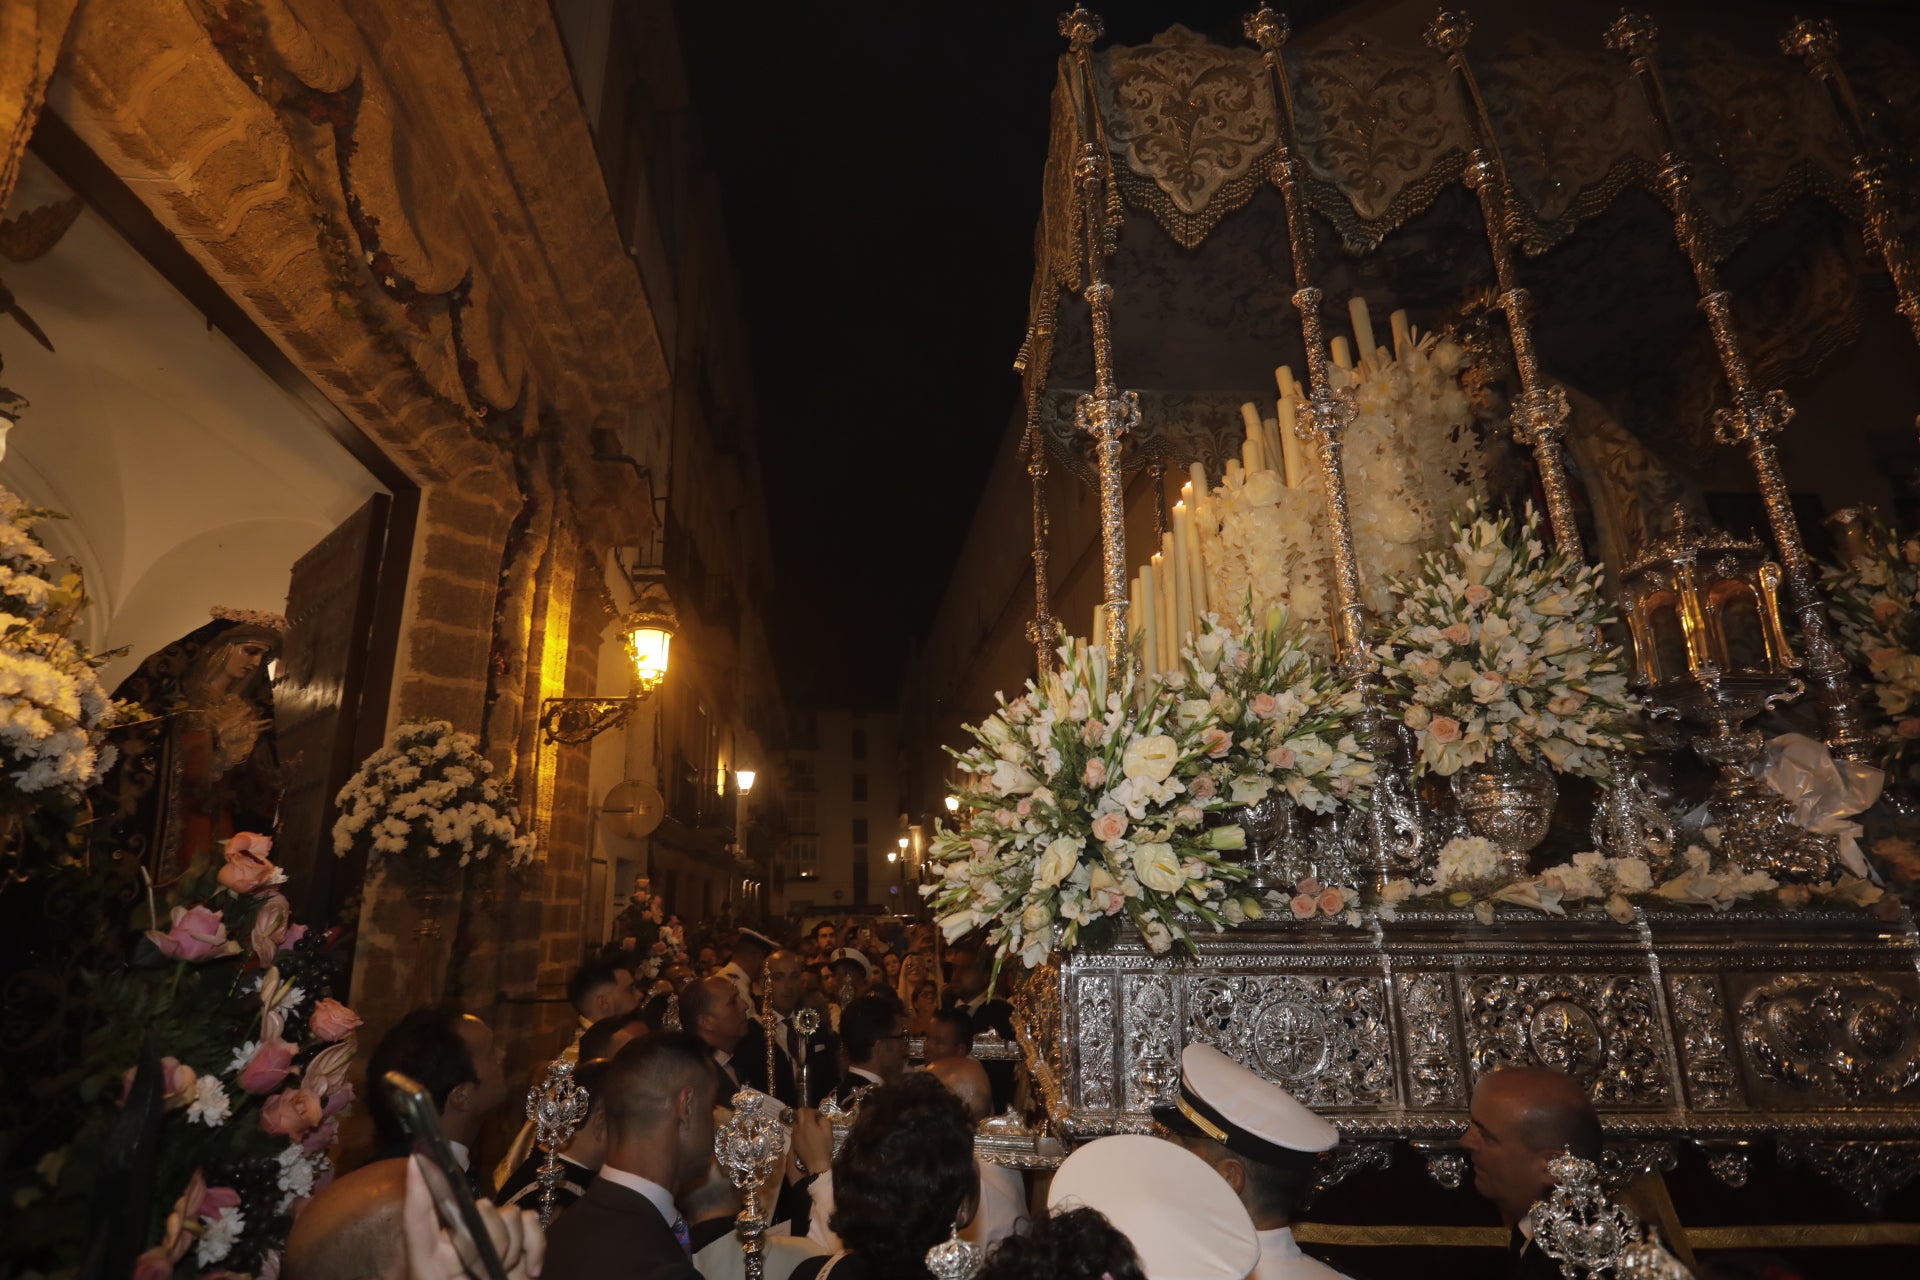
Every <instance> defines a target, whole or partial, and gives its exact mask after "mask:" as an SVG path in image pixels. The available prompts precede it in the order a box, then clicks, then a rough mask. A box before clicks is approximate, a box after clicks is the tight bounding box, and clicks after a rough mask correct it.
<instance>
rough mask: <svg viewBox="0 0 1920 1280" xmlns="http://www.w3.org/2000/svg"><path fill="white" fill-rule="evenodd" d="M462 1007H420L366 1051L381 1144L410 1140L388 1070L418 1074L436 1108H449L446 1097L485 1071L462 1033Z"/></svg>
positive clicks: (370, 1110) (369, 1095) (371, 1111)
mask: <svg viewBox="0 0 1920 1280" xmlns="http://www.w3.org/2000/svg"><path fill="white" fill-rule="evenodd" d="M465 1016H466V1015H465V1014H463V1013H461V1012H460V1011H459V1010H458V1009H448V1008H443V1007H442V1008H431V1009H415V1010H413V1011H412V1012H410V1013H408V1014H406V1015H405V1016H404V1017H402V1018H401V1019H400V1021H398V1022H396V1023H394V1024H393V1026H392V1027H391V1028H389V1029H388V1031H387V1034H385V1035H384V1036H381V1037H380V1043H379V1044H377V1045H375V1046H374V1047H373V1052H372V1053H371V1054H369V1055H368V1056H367V1079H366V1085H367V1088H366V1091H365V1092H364V1093H363V1094H362V1095H361V1096H362V1097H364V1098H366V1100H367V1114H368V1115H369V1116H371V1117H372V1118H373V1131H374V1134H375V1136H377V1137H378V1138H379V1140H380V1145H382V1146H389V1147H390V1146H396V1145H398V1144H400V1143H403V1142H405V1141H406V1140H407V1130H406V1127H405V1126H404V1125H402V1124H401V1123H400V1117H399V1115H398V1114H397V1113H396V1112H395V1111H394V1109H393V1103H392V1102H391V1101H389V1100H388V1097H387V1088H386V1085H385V1083H384V1081H385V1078H386V1074H387V1072H389V1071H398V1072H400V1073H401V1074H402V1075H407V1076H411V1077H413V1079H414V1080H415V1081H416V1082H417V1083H418V1084H419V1085H420V1086H421V1087H422V1088H424V1089H425V1090H426V1091H427V1096H428V1097H430V1098H432V1099H433V1107H434V1110H436V1111H438V1112H440V1113H441V1114H443V1115H444V1114H445V1113H446V1110H447V1099H448V1098H449V1097H451V1096H452V1095H453V1091H454V1090H455V1089H458V1088H459V1087H460V1086H461V1085H463V1084H478V1083H479V1082H480V1072H479V1071H478V1069H477V1068H475V1066H474V1064H473V1051H472V1050H470V1049H468V1048H467V1042H466V1040H465V1039H463V1038H462V1037H461V1035H460V1019H461V1018H463V1017H465Z"/></svg>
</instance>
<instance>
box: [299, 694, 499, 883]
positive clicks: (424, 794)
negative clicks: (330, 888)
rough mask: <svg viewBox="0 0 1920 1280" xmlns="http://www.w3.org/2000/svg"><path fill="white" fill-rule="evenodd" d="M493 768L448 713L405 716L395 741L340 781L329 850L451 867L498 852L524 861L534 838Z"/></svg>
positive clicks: (394, 734) (473, 739)
mask: <svg viewBox="0 0 1920 1280" xmlns="http://www.w3.org/2000/svg"><path fill="white" fill-rule="evenodd" d="M492 775H493V764H492V763H491V762H490V761H489V760H488V759H487V758H486V757H485V756H483V755H481V754H480V750H479V740H478V739H477V738H475V737H474V736H473V735H472V734H470V733H456V732H455V731H454V728H453V726H452V725H451V724H449V723H447V722H446V721H445V720H416V721H410V722H408V723H406V724H403V725H401V726H400V727H399V728H398V729H395V730H394V733H393V743H392V745H390V746H386V747H382V748H381V749H380V750H378V751H376V752H374V753H373V754H372V755H370V756H368V757H367V758H366V760H365V761H364V762H363V763H362V764H361V766H360V769H359V771H358V772H356V773H355V774H354V775H353V777H352V778H351V779H349V780H348V782H347V785H346V786H344V787H342V788H341V789H340V794H339V796H338V797H337V798H336V801H335V803H337V804H338V805H339V806H340V817H339V819H338V820H337V821H336V822H335V823H334V824H333V851H334V853H336V854H339V855H341V856H343V857H344V856H345V855H346V854H347V853H349V852H351V851H353V850H355V849H360V850H364V851H365V852H366V853H368V854H369V855H372V854H380V855H383V856H385V857H387V858H388V859H390V860H392V859H397V858H400V857H402V856H405V855H412V857H413V860H414V861H416V862H424V863H426V864H427V865H429V866H434V867H445V868H449V869H450V868H451V867H452V866H455V865H457V866H462V867H464V866H466V865H467V864H469V863H471V862H477V861H484V860H486V859H488V858H495V857H498V858H504V859H505V860H506V861H507V863H508V865H510V866H515V867H518V866H524V865H525V864H526V863H527V862H529V861H531V860H532V858H533V850H534V844H535V841H534V838H533V837H532V836H525V835H521V834H520V832H519V827H518V824H519V821H520V813H519V810H517V809H515V808H514V807H513V797H512V792H511V790H510V789H509V788H507V787H504V786H502V785H501V784H500V783H498V782H495V781H494V780H493V776H492ZM456 855H457V857H456ZM389 865H394V864H393V863H392V862H391V861H390V863H389Z"/></svg>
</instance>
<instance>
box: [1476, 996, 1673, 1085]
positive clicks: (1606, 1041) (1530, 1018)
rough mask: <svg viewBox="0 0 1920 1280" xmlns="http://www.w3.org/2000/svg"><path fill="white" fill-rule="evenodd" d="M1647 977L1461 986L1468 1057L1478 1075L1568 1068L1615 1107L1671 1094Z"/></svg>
mask: <svg viewBox="0 0 1920 1280" xmlns="http://www.w3.org/2000/svg"><path fill="white" fill-rule="evenodd" d="M1654 1000H1655V997H1654V994H1653V989H1652V983H1651V982H1650V980H1648V979H1646V978H1642V977H1616V976H1607V975H1600V974H1565V973H1561V974H1551V973H1512V974H1489V975H1482V976H1479V977H1476V978H1473V979H1472V980H1471V981H1469V982H1468V983H1467V985H1466V998H1465V1008H1464V1013H1465V1025H1466V1032H1467V1043H1468V1054H1469V1058H1470V1060H1471V1061H1472V1063H1473V1071H1474V1074H1475V1075H1476V1076H1478V1075H1483V1074H1485V1073H1486V1072H1488V1071H1491V1070H1493V1069H1495V1068H1497V1067H1503V1066H1509V1065H1525V1064H1537V1065H1540V1066H1547V1067H1553V1068H1555V1069H1556V1070H1560V1071H1565V1072H1567V1073H1568V1074H1569V1075H1572V1076H1573V1077H1574V1078H1575V1079H1577V1080H1579V1081H1580V1082H1581V1083H1583V1084H1585V1085H1586V1086H1587V1087H1588V1088H1589V1089H1591V1090H1592V1091H1593V1096H1594V1100H1595V1101H1597V1102H1601V1103H1606V1104H1611V1105H1614V1106H1651V1105H1657V1104H1661V1103H1665V1102H1668V1101H1669V1100H1670V1098H1671V1095H1672V1086H1671V1084H1670V1083H1669V1078H1668V1072H1667V1055H1668V1053H1669V1052H1670V1050H1669V1048H1668V1045H1667V1040H1666V1035H1665V1033H1664V1031H1663V1029H1662V1027H1661V1025H1660V1021H1659V1019H1658V1018H1657V1017H1656V1016H1655V1009H1654Z"/></svg>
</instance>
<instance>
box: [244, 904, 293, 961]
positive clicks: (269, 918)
mask: <svg viewBox="0 0 1920 1280" xmlns="http://www.w3.org/2000/svg"><path fill="white" fill-rule="evenodd" d="M292 915H293V908H292V907H290V906H289V905H288V904H287V900H286V899H285V898H284V897H282V896H281V895H279V894H277V893H268V894H264V895H262V897H261V899H260V910H259V911H257V912H255V913H254V917H253V933H252V936H251V937H250V939H249V941H251V942H252V944H253V957H254V959H256V960H258V961H259V962H260V967H261V968H262V969H265V968H269V967H271V966H272V964H273V958H274V956H276V955H278V954H279V953H280V944H281V943H283V942H285V941H286V940H287V924H288V921H289V919H290V918H291V917H292Z"/></svg>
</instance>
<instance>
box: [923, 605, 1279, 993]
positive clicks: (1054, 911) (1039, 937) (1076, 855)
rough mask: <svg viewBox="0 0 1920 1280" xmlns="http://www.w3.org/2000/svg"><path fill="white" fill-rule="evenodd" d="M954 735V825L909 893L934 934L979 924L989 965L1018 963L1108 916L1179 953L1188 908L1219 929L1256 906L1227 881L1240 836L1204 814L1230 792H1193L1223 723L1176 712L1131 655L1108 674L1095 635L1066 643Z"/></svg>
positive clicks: (1096, 930) (1094, 934)
mask: <svg viewBox="0 0 1920 1280" xmlns="http://www.w3.org/2000/svg"><path fill="white" fill-rule="evenodd" d="M967 731H968V733H969V734H971V735H972V737H973V739H974V745H973V746H972V747H969V748H967V749H966V750H964V751H961V750H954V751H952V755H953V756H954V758H955V759H956V760H957V761H958V762H959V766H960V769H961V771H962V772H963V773H965V774H967V775H968V777H969V779H970V780H969V782H968V783H967V784H966V785H965V786H964V787H962V788H961V789H960V792H959V800H960V810H959V817H958V819H957V821H958V825H957V826H956V827H954V828H948V827H946V826H945V825H944V824H942V826H941V828H940V830H939V831H938V833H937V834H936V836H935V838H934V841H933V845H932V849H931V853H930V856H931V859H932V861H933V862H934V863H935V864H936V865H937V866H938V867H939V868H940V873H941V878H940V880H939V881H938V882H937V883H934V884H931V885H926V886H923V887H922V889H921V893H922V894H923V895H924V896H926V897H927V898H929V899H930V900H931V903H932V906H933V910H934V915H935V918H936V919H937V920H938V921H939V923H940V926H941V929H942V930H943V931H944V932H945V934H946V936H947V937H948V938H950V939H951V938H957V937H960V936H961V935H962V934H966V933H969V932H972V931H973V930H975V929H978V928H982V927H985V928H986V929H987V943H988V945H989V946H991V947H992V948H993V949H994V954H995V957H996V963H997V962H1000V961H1004V960H1005V959H1006V958H1007V957H1009V956H1018V957H1019V959H1020V960H1021V962H1022V963H1023V964H1026V965H1028V966H1029V967H1031V966H1035V965H1039V964H1041V963H1043V962H1044V961H1045V960H1046V957H1047V955H1048V953H1050V952H1052V951H1054V950H1056V949H1057V950H1071V949H1073V948H1074V947H1075V946H1077V945H1080V944H1081V943H1083V942H1089V941H1093V942H1098V941H1099V940H1101V939H1102V938H1104V937H1107V936H1111V933H1112V931H1113V929H1114V927H1115V925H1116V924H1117V923H1118V919H1119V918H1120V917H1122V916H1125V917H1126V918H1127V919H1130V920H1132V921H1133V923H1134V924H1135V926H1136V927H1137V928H1138V929H1139V930H1140V933H1141V936H1142V937H1143V938H1145V939H1146V942H1147V945H1148V946H1149V947H1151V948H1152V949H1153V950H1154V951H1156V952H1165V951H1167V950H1170V949H1171V948H1172V946H1173V945H1174V943H1175V942H1180V943H1182V944H1184V945H1185V946H1186V947H1187V948H1188V949H1190V950H1191V949H1192V945H1193V944H1192V940H1191V938H1190V937H1189V935H1188V933H1187V927H1186V921H1188V920H1193V919H1199V920H1202V921H1205V922H1206V923H1207V924H1209V925H1211V926H1213V928H1214V929H1216V930H1218V929H1221V928H1223V927H1224V926H1225V925H1227V924H1229V923H1237V922H1238V921H1240V920H1243V919H1246V918H1248V917H1250V916H1258V915H1260V914H1261V912H1262V908H1261V907H1260V905H1259V903H1258V901H1257V900H1255V899H1254V898H1253V897H1252V896H1251V895H1246V896H1239V895H1236V894H1234V893H1233V888H1234V886H1235V884H1236V883H1237V882H1238V881H1239V880H1241V879H1243V878H1244V877H1245V875H1246V872H1245V871H1244V870H1243V869H1242V868H1240V867H1237V866H1234V865H1232V864H1229V863H1226V862H1223V861H1222V860H1221V859H1220V857H1219V851H1220V850H1223V849H1238V848H1244V847H1245V845H1246V834H1245V832H1244V831H1242V830H1241V828H1239V827H1238V826H1216V827H1212V828H1209V827H1208V826H1207V824H1206V820H1207V815H1208V814H1210V813H1216V812H1219V811H1221V810H1224V809H1226V808H1228V807H1230V806H1231V805H1232V804H1233V801H1232V800H1231V799H1230V798H1229V797H1228V796H1226V795H1224V794H1221V793H1220V791H1219V790H1218V789H1217V788H1215V789H1214V790H1213V792H1212V794H1202V792H1203V791H1205V790H1206V786H1205V784H1204V783H1200V779H1202V778H1203V777H1205V778H1207V779H1208V780H1211V773H1210V772H1209V771H1210V770H1211V768H1212V767H1213V765H1214V762H1215V759H1216V757H1214V756H1213V755H1212V754H1210V753H1211V752H1212V751H1214V750H1216V749H1217V748H1218V747H1219V744H1220V741H1221V738H1222V735H1223V734H1224V733H1225V730H1224V729H1222V727H1221V725H1220V721H1219V717H1218V716H1217V715H1215V714H1213V713H1212V712H1211V711H1209V712H1208V713H1206V714H1204V715H1198V716H1194V717H1188V716H1184V715H1180V714H1177V708H1176V706H1175V704H1174V701H1173V699H1172V698H1170V697H1167V696H1165V695H1164V694H1163V693H1160V692H1158V691H1155V692H1152V693H1149V692H1148V691H1145V690H1141V689H1138V688H1136V686H1135V682H1134V677H1133V674H1132V668H1131V664H1123V665H1122V666H1121V667H1120V669H1119V670H1117V671H1116V670H1113V669H1112V668H1111V667H1110V665H1109V662H1108V658H1107V652H1106V650H1105V648H1104V647H1089V646H1087V645H1085V644H1084V643H1081V642H1078V641H1074V642H1069V643H1068V644H1066V645H1064V646H1062V647H1061V649H1060V667H1059V669H1058V670H1057V671H1053V672H1050V673H1048V674H1047V676H1046V677H1045V678H1044V679H1043V680H1041V681H1040V682H1037V683H1036V682H1031V681H1030V682H1028V685H1027V692H1026V693H1025V694H1024V695H1023V696H1021V697H1019V698H1016V699H1014V700H1013V701H1012V702H1007V701H1006V700H1005V699H1004V698H1003V699H1001V702H1000V709H999V711H998V712H996V713H995V714H993V715H991V716H988V717H987V718H986V719H985V720H982V721H981V722H980V724H979V725H977V726H968V729H967ZM1196 783H1200V785H1199V786H1196V785H1195V784H1196Z"/></svg>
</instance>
